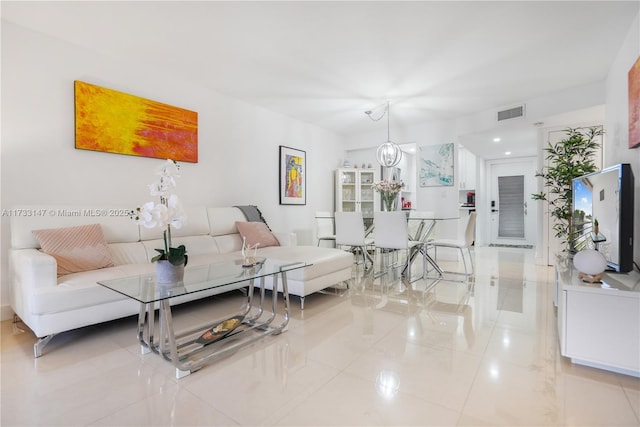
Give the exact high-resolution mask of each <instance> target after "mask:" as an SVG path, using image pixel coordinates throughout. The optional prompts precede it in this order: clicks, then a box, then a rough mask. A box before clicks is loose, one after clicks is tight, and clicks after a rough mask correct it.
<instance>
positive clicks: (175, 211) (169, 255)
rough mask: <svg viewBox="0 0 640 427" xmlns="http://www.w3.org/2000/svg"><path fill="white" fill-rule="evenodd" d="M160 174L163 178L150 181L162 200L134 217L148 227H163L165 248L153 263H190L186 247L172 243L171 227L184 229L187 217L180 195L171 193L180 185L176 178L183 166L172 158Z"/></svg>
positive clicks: (149, 203)
mask: <svg viewBox="0 0 640 427" xmlns="http://www.w3.org/2000/svg"><path fill="white" fill-rule="evenodd" d="M156 174H157V175H158V176H159V178H158V180H157V181H155V182H153V183H151V184H149V190H150V193H151V195H152V196H159V201H157V202H154V201H151V202H147V203H145V204H144V205H142V206H141V207H137V208H135V209H134V210H132V211H131V214H130V216H131V218H132V219H134V220H135V221H136V223H137V224H139V225H142V226H143V227H145V228H161V229H162V230H163V231H162V237H163V240H164V248H162V249H156V252H158V255H156V256H155V257H153V258H152V259H151V262H155V261H160V260H167V261H169V262H170V263H171V264H172V265H175V266H180V265H187V261H188V259H189V258H188V256H187V249H186V247H185V246H184V245H180V246H178V247H176V248H174V247H172V245H171V227H174V228H177V229H180V228H181V227H182V225H183V224H184V223H185V222H186V219H187V216H186V215H185V213H184V210H183V208H182V204H181V203H180V200H179V199H178V196H177V195H175V194H173V193H172V192H171V191H172V190H173V189H174V188H176V185H177V183H176V179H177V178H180V165H179V164H178V162H176V161H175V160H171V159H168V160H167V161H166V162H164V163H163V164H162V165H161V166H159V167H158V169H157V171H156Z"/></svg>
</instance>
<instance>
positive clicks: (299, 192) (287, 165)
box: [280, 145, 307, 205]
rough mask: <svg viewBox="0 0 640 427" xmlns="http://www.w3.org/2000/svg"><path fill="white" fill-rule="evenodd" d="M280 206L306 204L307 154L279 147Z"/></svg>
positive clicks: (282, 146)
mask: <svg viewBox="0 0 640 427" xmlns="http://www.w3.org/2000/svg"><path fill="white" fill-rule="evenodd" d="M280 204H281V205H306V204H307V154H306V153H305V152H304V151H302V150H297V149H295V148H291V147H285V146H284V145H281V146H280Z"/></svg>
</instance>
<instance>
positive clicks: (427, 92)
mask: <svg viewBox="0 0 640 427" xmlns="http://www.w3.org/2000/svg"><path fill="white" fill-rule="evenodd" d="M639 4H640V3H639V2H638V1H637V0H636V1H617V2H616V1H602V2H597V1H568V2H562V1H546V2H541V1H536V2H526V1H513V2H507V1H497V2H485V1H469V2H462V1H445V2H438V1H422V2H421V1H417V2H416V1H414V2H391V1H390V2H382V1H374V2H369V1H355V2H346V1H343V2H340V1H334V2H308V1H298V2H295V1H294V2H271V1H259V2H244V1H236V2H216V1H197V2H186V1H177V2H164V1H138V2H132V1H129V2H92V1H72V2H10V1H2V2H1V7H2V9H1V12H2V19H3V20H7V21H10V22H13V23H16V24H18V25H22V26H24V27H27V28H31V29H34V30H37V31H40V32H43V33H46V34H50V35H52V36H54V37H58V38H60V39H63V40H67V41H69V42H72V43H74V44H77V45H81V46H84V47H87V48H91V49H94V50H96V51H99V52H102V53H103V54H105V55H109V56H112V57H116V58H122V59H125V60H128V61H131V63H136V61H138V62H139V61H142V62H144V63H146V64H151V65H153V66H156V67H159V68H161V69H164V70H166V71H168V72H170V73H171V74H173V75H174V76H175V77H176V78H180V79H184V80H188V81H190V82H192V83H194V84H197V85H199V86H203V87H208V88H211V89H214V90H216V91H219V92H221V93H224V94H226V95H229V96H231V97H234V98H238V99H242V100H245V101H246V102H249V103H252V104H257V105H260V106H263V107H265V108H268V109H270V110H274V111H277V112H280V113H283V114H285V115H288V116H291V117H295V118H297V119H300V120H303V121H305V122H309V123H313V124H315V125H317V126H320V127H324V128H327V129H330V130H331V131H334V132H336V133H338V134H342V135H350V134H355V133H359V132H369V131H371V129H372V128H371V126H372V125H371V121H370V120H369V119H368V118H367V117H366V116H365V114H364V111H365V110H369V109H371V108H373V107H376V106H378V105H380V104H382V103H384V102H385V101H386V100H390V102H391V105H392V116H391V117H392V128H393V127H394V126H406V125H412V124H417V123H424V122H428V121H432V120H440V119H449V118H455V117H460V116H464V115H468V114H470V113H474V112H478V111H484V110H489V109H494V108H495V109H498V108H503V107H510V106H513V105H516V104H519V103H522V102H523V101H524V100H527V99H531V98H535V97H539V96H542V95H545V94H549V93H553V92H556V91H559V90H562V89H566V88H570V87H576V86H580V85H584V84H588V83H593V82H598V81H602V80H604V79H605V78H606V73H607V71H608V69H609V66H610V65H611V62H612V61H613V59H614V57H615V55H616V54H617V51H618V47H619V46H620V44H621V43H622V41H623V40H624V37H625V36H626V34H627V32H628V30H629V26H630V25H631V23H632V21H633V19H634V17H635V16H636V14H637V13H638V10H639ZM530 128H531V126H530V125H529V132H530V131H531V129H530ZM514 132H515V134H517V133H518V132H516V131H515V130H514ZM515 134H514V135H515ZM486 136H487V137H489V136H490V135H486ZM469 138H471V136H469ZM514 138H515V136H514Z"/></svg>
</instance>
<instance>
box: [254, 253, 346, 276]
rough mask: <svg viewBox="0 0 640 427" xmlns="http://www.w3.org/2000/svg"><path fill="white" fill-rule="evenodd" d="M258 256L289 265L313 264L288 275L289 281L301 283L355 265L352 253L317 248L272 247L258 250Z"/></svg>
mask: <svg viewBox="0 0 640 427" xmlns="http://www.w3.org/2000/svg"><path fill="white" fill-rule="evenodd" d="M258 256H263V257H267V258H270V259H275V260H285V262H287V263H292V262H307V263H309V264H313V265H311V266H310V267H305V268H300V269H297V270H292V271H291V272H290V273H287V277H288V278H289V279H291V280H300V281H308V280H311V279H314V278H316V277H320V276H325V275H327V274H329V273H331V272H334V271H337V270H342V269H350V268H351V266H352V265H353V254H351V253H350V252H346V251H340V250H336V249H334V248H322V247H317V246H270V247H268V248H263V249H258Z"/></svg>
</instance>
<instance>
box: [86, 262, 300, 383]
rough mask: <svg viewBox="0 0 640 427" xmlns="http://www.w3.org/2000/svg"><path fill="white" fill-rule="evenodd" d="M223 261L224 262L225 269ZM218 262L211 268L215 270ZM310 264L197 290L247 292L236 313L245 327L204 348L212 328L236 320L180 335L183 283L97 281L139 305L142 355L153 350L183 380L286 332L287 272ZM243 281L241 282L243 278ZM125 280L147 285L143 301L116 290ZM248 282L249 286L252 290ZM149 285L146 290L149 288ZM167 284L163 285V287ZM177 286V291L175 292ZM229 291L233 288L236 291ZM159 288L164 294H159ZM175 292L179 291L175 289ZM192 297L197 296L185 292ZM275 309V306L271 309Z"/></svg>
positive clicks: (250, 272)
mask: <svg viewBox="0 0 640 427" xmlns="http://www.w3.org/2000/svg"><path fill="white" fill-rule="evenodd" d="M222 264H224V263H220V265H222ZM215 265H216V264H212V266H215ZM308 265H309V264H306V263H295V264H284V265H280V266H279V267H278V269H277V270H276V271H269V272H267V273H266V274H260V273H259V272H258V273H256V272H255V270H256V269H259V268H257V267H251V268H248V269H246V270H245V271H246V273H247V274H246V277H240V278H238V277H234V278H229V279H230V280H229V283H217V284H215V285H213V284H212V285H211V286H209V287H207V286H206V285H205V286H203V287H202V288H201V289H198V290H195V291H194V292H203V291H206V290H208V289H212V288H215V287H219V286H225V287H226V286H229V285H231V288H233V289H243V288H248V291H247V294H246V301H245V302H244V303H243V304H242V306H241V308H240V310H239V312H238V313H236V315H241V316H243V320H242V322H241V324H240V325H239V326H238V327H237V328H235V329H234V330H233V331H232V332H231V333H229V334H228V335H226V336H224V337H223V338H221V339H219V340H217V341H215V342H212V343H209V344H206V345H203V344H201V343H197V342H196V340H197V339H198V338H199V337H200V336H201V335H202V334H203V333H204V332H206V331H207V330H209V329H211V328H212V327H214V326H215V325H216V324H219V323H220V322H221V321H224V320H225V319H228V318H230V317H232V316H225V318H223V319H217V320H216V321H214V322H207V323H205V324H201V325H197V326H194V327H191V328H189V329H186V330H183V331H179V332H177V331H176V330H175V328H174V324H173V315H172V312H171V303H170V300H171V298H173V297H176V296H179V295H184V294H185V292H183V291H182V290H183V289H184V286H183V282H178V283H176V284H172V285H168V286H167V287H164V289H163V288H161V287H159V286H158V285H157V284H156V283H155V275H147V276H136V277H132V278H128V279H116V280H107V281H103V282H98V283H99V284H100V285H102V286H105V287H107V288H109V289H111V290H114V291H116V292H119V293H122V294H124V295H127V296H128V297H130V298H133V299H136V300H138V301H139V302H140V312H139V315H138V331H137V337H138V341H139V342H140V346H141V352H142V354H148V353H151V352H154V353H156V354H158V355H161V356H163V357H164V359H166V360H167V361H169V362H171V363H172V364H173V365H174V367H175V369H176V378H178V379H180V378H182V377H185V376H187V375H189V374H191V373H192V372H195V371H197V370H198V369H200V368H201V367H202V366H204V365H205V364H207V363H209V362H211V361H214V360H216V359H219V358H222V357H224V356H226V355H229V354H231V353H233V352H235V351H237V350H239V349H240V348H243V347H246V346H248V345H249V344H252V343H253V342H255V341H257V340H259V339H262V338H264V337H266V336H268V335H278V334H280V333H281V332H283V331H284V329H285V327H286V326H287V324H288V323H289V290H288V286H287V271H288V270H292V269H296V268H303V267H306V266H308ZM266 276H273V289H274V290H273V291H272V297H271V304H268V301H266V300H267V298H266V295H265V294H266V293H265V277H266ZM278 277H280V279H282V301H283V308H282V310H281V312H280V313H278V312H277V305H278V304H277V303H278V294H279V292H278V291H277V290H278ZM239 279H240V280H239ZM256 279H259V280H260V293H259V296H257V297H256V296H255V295H254V293H255V292H254V289H255V280H256ZM122 280H139V281H140V284H142V285H143V287H144V288H143V289H142V291H141V294H142V295H141V298H138V297H136V296H132V295H130V294H128V293H126V292H123V291H122V290H121V289H120V290H119V289H117V283H118V282H120V283H122ZM247 281H248V283H249V284H248V286H247V284H246V283H247ZM145 284H147V286H144V285H145ZM163 286H164V285H163ZM172 288H173V289H172ZM231 288H230V290H231ZM159 289H160V293H158V290H159ZM176 289H177V291H176V292H174V290H176ZM186 293H193V292H186ZM156 303H157V304H158V307H156ZM267 305H270V307H267ZM156 308H157V309H158V323H159V327H160V328H159V335H160V336H159V337H157V338H156V337H154V331H155V311H156ZM278 314H280V315H281V316H282V320H281V321H280V322H279V323H277V324H273V322H274V320H275V319H276V316H277V315H278Z"/></svg>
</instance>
